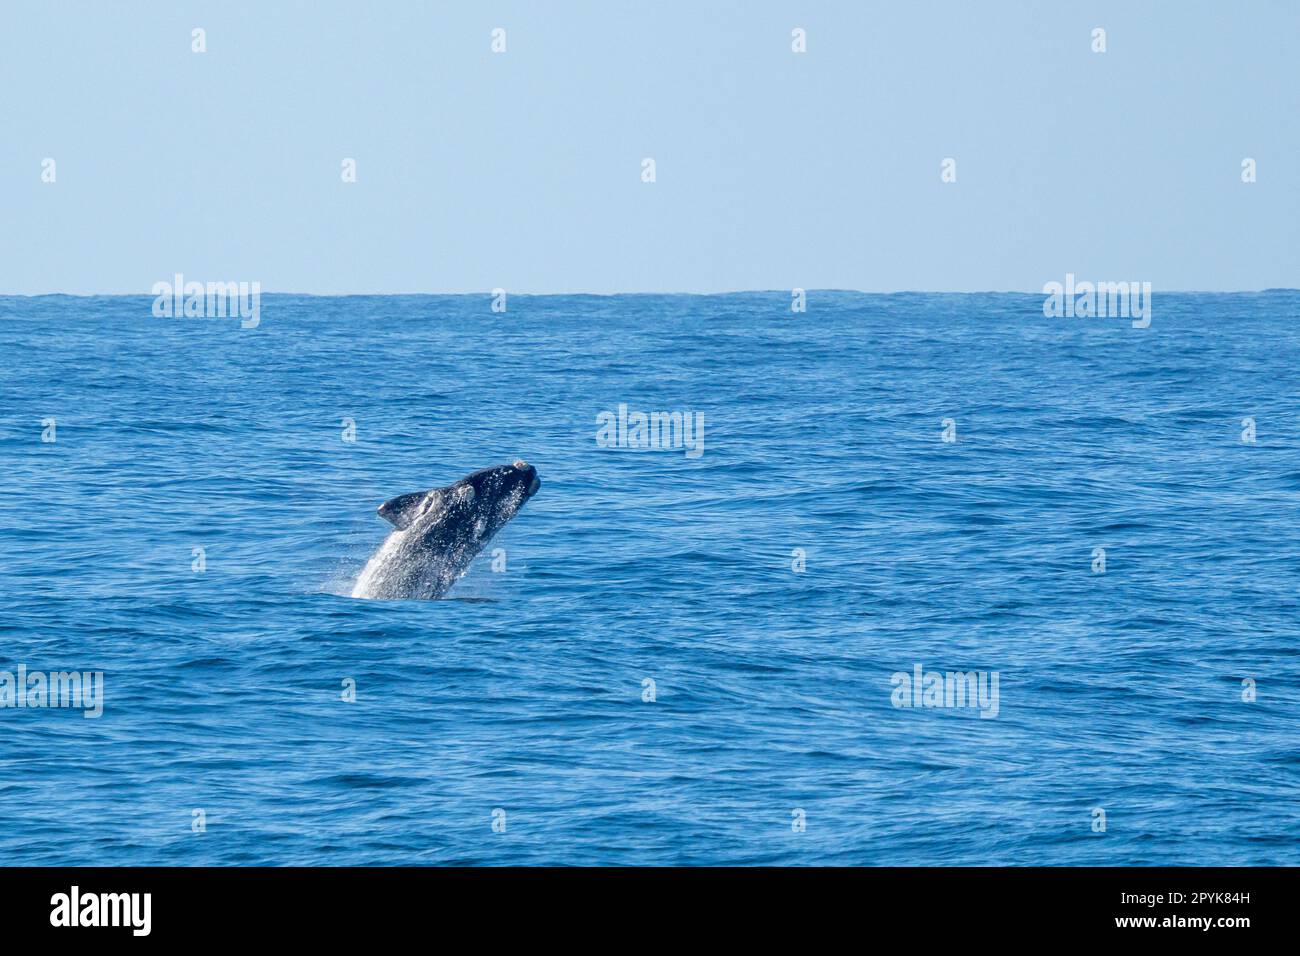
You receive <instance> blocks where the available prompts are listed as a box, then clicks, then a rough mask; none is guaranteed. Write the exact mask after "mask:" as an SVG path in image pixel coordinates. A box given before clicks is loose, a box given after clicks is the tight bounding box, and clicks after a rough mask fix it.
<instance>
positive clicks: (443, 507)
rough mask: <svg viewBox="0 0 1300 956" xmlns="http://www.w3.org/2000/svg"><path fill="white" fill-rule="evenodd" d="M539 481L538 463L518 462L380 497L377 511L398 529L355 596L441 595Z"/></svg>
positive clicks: (372, 562)
mask: <svg viewBox="0 0 1300 956" xmlns="http://www.w3.org/2000/svg"><path fill="white" fill-rule="evenodd" d="M540 486H541V480H540V479H539V478H538V477H537V469H536V468H534V467H533V466H532V465H530V464H528V463H527V462H524V461H517V462H515V463H514V464H513V465H499V466H497V467H495V468H484V469H483V470H482V471H476V472H474V473H473V474H470V475H466V476H465V477H464V478H462V479H461V480H460V481H457V482H454V483H453V484H450V485H447V486H446V487H445V488H434V489H433V490H432V491H415V492H412V493H410V494H406V495H398V496H397V497H396V498H392V499H390V500H388V501H385V502H384V503H383V504H382V505H380V506H379V516H380V517H381V518H385V519H387V520H388V521H389V522H391V523H392V525H393V527H394V529H395V530H394V531H393V532H392V533H391V534H389V536H388V537H387V538H386V539H384V543H383V544H381V545H380V546H379V550H378V551H376V552H375V553H374V554H373V555H371V557H370V560H369V561H367V562H366V566H365V567H364V568H363V569H362V570H361V573H360V574H359V575H357V581H356V584H355V585H354V586H353V588H352V596H353V597H354V598H416V599H419V600H425V601H429V600H433V599H434V598H440V597H442V596H443V595H444V594H446V593H447V591H448V589H449V588H451V586H452V585H453V584H455V583H456V579H457V578H459V577H460V576H461V575H462V574H464V573H465V569H466V568H468V567H469V563H470V562H471V561H473V560H474V556H475V555H477V554H478V553H479V552H480V551H482V550H483V547H484V545H486V544H487V543H488V542H489V541H490V540H491V539H492V536H493V535H494V534H496V533H497V532H498V531H500V530H501V528H502V526H504V525H505V523H506V522H507V521H509V520H510V519H511V518H513V517H514V516H515V515H516V514H518V513H519V509H520V508H522V507H523V506H524V502H525V501H527V500H528V499H529V498H531V497H532V496H533V495H535V494H537V489H538V488H539V487H540Z"/></svg>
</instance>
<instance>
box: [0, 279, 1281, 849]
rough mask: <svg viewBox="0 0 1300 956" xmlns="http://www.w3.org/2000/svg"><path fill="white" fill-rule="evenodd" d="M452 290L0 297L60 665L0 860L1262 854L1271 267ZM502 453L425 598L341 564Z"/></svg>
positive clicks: (15, 568) (14, 523)
mask: <svg viewBox="0 0 1300 956" xmlns="http://www.w3.org/2000/svg"><path fill="white" fill-rule="evenodd" d="M490 304H491V299H490V297H488V296H485V295H479V296H376V297H363V296H357V297H338V298H320V297H310V296H295V295H267V296H264V297H263V299H262V303H261V317H260V318H261V322H260V325H259V326H258V327H257V328H254V329H241V328H240V324H239V322H238V321H237V320H232V319H226V318H188V319H187V318H155V317H154V316H153V315H152V314H151V306H152V299H151V298H149V297H91V298H78V297H66V296H48V297H39V298H22V297H4V298H0V398H2V401H0V541H2V542H3V545H2V547H0V670H6V671H15V670H16V669H17V667H18V666H19V665H26V667H27V668H28V669H29V670H30V671H64V670H79V671H87V670H102V671H103V672H104V710H103V716H102V717H100V718H99V719H87V718H86V717H84V716H83V714H82V712H81V711H79V710H75V709H33V708H23V709H18V708H5V709H0V862H3V863H6V864H136V865H143V864H605V863H607V864H853V865H856V864H871V865H903V864H922V865H926V864H975V865H980V864H1101V865H1110V864H1139V865H1146V864H1195V865H1199V864H1228V865H1235V864H1291V865H1295V864H1300V851H1298V850H1297V845H1298V841H1300V801H1298V800H1297V793H1298V786H1300V734H1298V733H1297V730H1298V728H1300V723H1298V721H1297V717H1298V716H1300V713H1298V710H1300V658H1298V657H1297V645H1298V644H1300V637H1298V635H1300V613H1298V611H1300V592H1298V585H1300V521H1298V520H1297V506H1298V505H1300V415H1297V401H1296V400H1297V394H1298V388H1300V371H1298V360H1300V294H1297V293H1294V292H1275V293H1261V294H1197V295H1174V294H1164V295H1162V294H1160V293H1159V292H1158V291H1157V293H1156V295H1155V297H1154V314H1153V319H1152V323H1151V326H1150V328H1147V329H1135V328H1132V327H1131V325H1130V323H1129V322H1128V321H1127V320H1125V319H1099V318H1086V319H1081V318H1071V319H1063V318H1046V317H1044V314H1043V300H1042V296H1039V295H1024V294H978V295H937V294H898V295H865V294H857V293H847V292H812V293H810V294H809V299H808V311H807V312H806V313H803V314H800V313H793V312H792V311H791V298H790V295H789V293H785V292H773V293H744V294H731V295H716V296H687V295H680V296H661V295H625V296H612V297H601V296H538V297H530V296H523V295H519V296H515V295H512V296H511V297H510V298H509V300H508V311H507V312H506V313H504V314H500V313H493V312H492V311H491V309H490ZM620 404H626V405H627V406H628V407H629V409H631V410H633V411H636V410H640V411H646V412H650V411H683V412H699V413H702V414H703V416H704V425H705V431H704V451H703V454H701V455H700V456H699V457H690V456H688V455H687V454H686V453H685V451H684V450H683V449H676V450H658V451H635V450H627V449H618V448H604V447H600V446H599V445H598V443H597V441H596V432H597V428H598V425H597V418H598V416H599V415H600V413H601V412H604V411H614V412H617V409H618V406H619V405H620ZM51 418H52V419H54V420H55V427H56V432H55V437H56V440H55V441H53V442H49V441H42V432H43V431H46V430H47V429H46V426H44V425H43V421H45V420H47V419H51ZM1247 418H1250V419H1253V421H1254V423H1255V430H1256V435H1255V441H1254V442H1253V443H1252V442H1248V441H1243V431H1244V430H1245V429H1246V428H1247V427H1248V425H1247V424H1244V423H1243V420H1244V419H1247ZM945 419H951V420H952V423H951V426H952V428H955V437H956V441H955V442H946V441H944V440H943V437H942V435H943V431H944V427H945V426H944V420H945ZM345 420H351V421H353V422H355V438H356V440H355V441H354V442H349V441H345V440H344V430H345ZM950 433H951V428H950ZM517 458H524V459H526V460H527V461H529V462H530V463H532V464H534V465H536V466H537V468H538V470H539V473H540V475H541V480H542V487H541V490H540V492H539V493H538V494H537V496H536V497H535V498H534V499H532V500H531V501H530V502H529V503H528V504H527V505H526V506H525V507H524V509H523V510H522V512H521V513H520V514H519V515H518V517H517V518H516V519H515V520H514V521H513V522H511V523H510V524H509V525H508V526H507V527H506V528H505V529H504V530H503V531H502V532H501V533H500V534H499V535H498V536H497V538H496V539H495V540H494V541H493V542H492V544H491V545H490V546H489V548H488V550H487V551H485V552H484V553H483V554H482V555H480V556H479V558H478V559H477V560H476V561H475V562H474V564H473V565H472V567H471V569H470V571H469V573H468V574H467V575H466V576H465V578H464V579H463V580H461V581H460V582H459V583H458V584H457V585H456V587H455V588H453V590H452V592H451V594H450V595H449V599H447V600H441V601H434V602H418V601H371V600H359V599H353V598H351V597H349V596H348V594H349V593H350V590H351V586H352V582H353V580H354V579H355V577H356V575H357V572H358V571H359V570H360V568H361V567H362V566H363V564H364V563H365V561H366V559H367V558H368V557H369V555H370V554H371V553H373V552H374V550H375V549H376V548H377V547H378V546H379V544H380V543H381V542H382V541H383V539H384V536H385V533H386V531H387V530H388V527H387V525H385V524H384V523H383V522H382V521H381V520H380V519H379V518H378V517H377V516H376V514H375V509H376V507H377V506H378V505H379V504H380V503H381V502H383V501H384V500H386V499H388V498H391V497H393V496H395V495H397V494H400V493H403V492H409V491H415V490H422V489H427V488H432V487H435V486H439V485H444V484H447V483H449V482H452V481H454V480H456V479H458V478H461V477H462V476H464V475H465V474H467V473H468V472H470V471H472V470H474V469H477V468H482V467H485V466H488V465H495V464H502V463H508V462H511V461H513V460H515V459H517ZM498 547H499V548H501V549H504V553H505V555H506V570H505V571H504V572H497V571H494V570H493V568H492V555H491V551H492V549H493V548H498ZM198 548H201V549H203V551H202V554H203V561H204V567H203V570H201V571H196V570H194V564H195V561H196V558H195V554H196V552H195V549H198ZM1098 548H1102V549H1104V552H1105V571H1104V573H1096V572H1095V571H1094V567H1095V565H1096V555H1097V554H1098V552H1097V551H1096V549H1098ZM796 551H800V552H801V553H802V554H804V555H806V558H805V559H804V560H805V562H806V563H805V566H804V569H803V570H802V571H801V572H799V571H796V570H794V566H795V565H796V564H797V563H798V560H799V559H798V556H797V554H796ZM917 665H920V666H921V667H922V668H923V671H926V672H928V671H938V672H944V673H946V672H949V671H953V672H955V671H971V670H978V671H983V672H985V673H986V674H987V673H991V672H994V671H996V672H997V674H998V676H999V684H998V688H999V696H998V704H997V713H996V716H981V711H980V709H978V708H972V707H951V708H948V707H898V706H895V702H896V695H895V693H894V692H895V687H896V683H897V682H896V681H895V679H894V676H893V675H895V674H896V673H900V672H901V673H906V674H911V673H912V672H913V670H914V668H915V667H916V666H917ZM349 681H355V701H352V702H349V701H347V700H344V699H343V698H344V696H345V689H346V687H347V686H350V685H349ZM651 681H652V682H653V683H652V684H651V683H648V682H651ZM1251 682H1253V684H1252V683H1251ZM1252 687H1253V691H1254V693H1253V695H1252V693H1251V689H1252ZM651 691H653V693H651ZM1252 696H1254V699H1253V700H1252V699H1249V698H1251V697H1252ZM647 697H653V699H649V700H648V699H645V698H647ZM1098 810H1102V811H1104V820H1105V829H1104V831H1101V830H1099V828H1098V821H1099V820H1100V819H1101V817H1100V816H1099V814H1098V813H1097V811H1098ZM195 811H202V820H203V823H204V826H203V827H199V826H198V825H197V823H196V820H197V819H198V817H196V813H195ZM801 821H802V822H803V824H804V825H803V826H802V827H801V826H800V825H799V824H800V822H801ZM494 824H495V826H494ZM502 824H504V826H502ZM196 830H199V831H201V832H196Z"/></svg>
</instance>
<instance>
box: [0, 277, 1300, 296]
mask: <svg viewBox="0 0 1300 956" xmlns="http://www.w3.org/2000/svg"><path fill="white" fill-rule="evenodd" d="M214 281H215V280H214ZM236 281H239V280H236ZM244 281H249V280H244ZM251 281H256V280H251ZM498 288H500V287H498ZM503 291H505V293H506V294H507V295H508V296H511V297H515V296H522V297H527V298H564V297H573V296H588V297H591V298H616V297H618V296H691V297H695V298H706V297H710V296H724V295H790V294H792V292H793V291H794V290H793V289H725V290H721V291H716V292H694V291H674V292H664V291H639V290H633V291H626V292H511V291H510V290H509V289H504V290H503ZM801 291H802V292H804V293H805V294H812V293H825V292H832V293H848V294H852V295H1035V296H1038V295H1045V294H1046V293H1045V292H1043V291H1042V290H1041V289H891V290H883V289H849V288H839V287H825V288H804V289H802V290H801ZM1152 291H1153V293H1154V292H1160V293H1162V294H1172V295H1262V294H1265V293H1281V292H1300V287H1296V286H1268V287H1266V288H1263V289H1153V290H1152ZM258 294H259V295H285V296H299V297H304V298H317V299H349V298H399V297H405V298H412V297H416V296H424V297H428V298H433V297H461V298H465V297H469V296H476V297H477V296H484V297H488V298H491V297H492V296H494V295H496V294H497V292H496V290H494V289H485V290H480V291H472V292H293V291H285V290H280V289H275V290H265V289H259V290H258ZM54 296H63V297H65V298H75V299H137V298H138V299H155V298H157V297H158V296H157V294H156V293H153V292H0V299H42V298H50V297H54Z"/></svg>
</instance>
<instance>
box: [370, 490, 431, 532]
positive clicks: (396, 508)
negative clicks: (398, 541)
mask: <svg viewBox="0 0 1300 956" xmlns="http://www.w3.org/2000/svg"><path fill="white" fill-rule="evenodd" d="M428 494H429V493H428V492H427V491H413V492H411V493H410V494H408V495H398V496H397V497H396V498H389V499H388V500H387V501H385V502H384V503H383V504H382V505H380V506H379V517H381V518H383V519H384V520H385V521H387V522H389V523H390V524H391V525H392V526H393V527H394V528H396V529H397V530H398V531H405V530H406V529H407V528H409V527H410V526H411V522H412V521H414V520H415V519H416V518H417V517H418V516H419V514H420V505H421V504H422V503H423V502H424V499H425V498H426V497H428Z"/></svg>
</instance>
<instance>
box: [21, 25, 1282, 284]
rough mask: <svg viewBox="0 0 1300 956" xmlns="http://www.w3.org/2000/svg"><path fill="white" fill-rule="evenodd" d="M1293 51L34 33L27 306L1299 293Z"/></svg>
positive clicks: (748, 30) (240, 31)
mask: <svg viewBox="0 0 1300 956" xmlns="http://www.w3.org/2000/svg"><path fill="white" fill-rule="evenodd" d="M195 27H202V28H203V29H204V30H205V31H206V44H207V52H205V53H194V52H192V51H191V31H192V29H194V28H195ZM496 27H501V28H504V29H505V31H506V52H505V53H499V54H498V53H493V52H492V50H491V47H490V44H491V31H492V30H493V28H496ZM795 27H802V28H804V29H805V30H806V31H807V52H806V53H803V54H797V53H793V52H792V51H791V30H792V29H794V28H795ZM1095 27H1102V28H1104V29H1105V30H1106V46H1107V50H1106V52H1105V53H1094V52H1093V51H1092V43H1093V41H1092V36H1091V33H1092V30H1093V29H1094V28H1095ZM1297 41H1300V2H1290V0H1242V2H1240V3H1218V2H1208V0H1201V2H1181V3H1180V2H1173V0H1163V2H1149V3H1131V2H1105V3H1052V2H1036V0H1016V2H1013V0H989V2H971V0H966V2H959V0H947V2H941V0H934V2H916V3H891V4H885V3H866V2H847V0H845V2H725V3H724V2H708V0H705V2H697V3H685V2H678V0H667V2H656V3H635V2H604V3H600V2H584V3H578V2H565V0H555V2H551V3H545V4H543V3H529V2H510V3H494V2H481V3H470V2H465V3H433V2H396V0H394V2H389V3H376V4H373V5H370V4H361V3H352V2H348V3H343V2H337V0H321V2H275V0H265V2H230V3H221V4H206V3H199V2H165V3H164V2H160V0H144V2H138V3H127V4H109V3H98V2H66V3H60V2H52V3H48V4H47V3H23V4H13V5H9V6H8V7H7V9H6V10H5V11H4V13H3V15H2V16H0V137H2V138H3V143H2V144H0V219H2V221H3V225H4V228H3V229H2V230H0V264H2V265H0V294H4V293H18V294H39V293H47V292H69V293H79V294H86V293H97V292H98V293H139V294H148V292H149V289H150V288H151V286H152V285H153V283H155V282H157V281H160V280H170V279H171V277H172V276H173V274H174V273H177V272H180V273H183V274H184V275H185V277H186V278H187V279H190V280H199V281H240V280H243V281H259V282H261V283H262V288H263V290H264V291H267V292H311V293H318V294H342V293H371V292H482V291H486V290H489V289H492V288H495V287H503V288H505V289H507V290H509V291H511V292H516V293H563V292H598V293H608V292H719V291H728V290H737V289H790V288H794V287H801V288H808V289H816V288H841V289H861V290H867V291H895V290H905V289H908V290H933V291H976V290H1020V291H1030V292H1036V291H1038V290H1040V289H1041V288H1042V286H1043V284H1044V283H1045V282H1049V281H1052V280H1057V281H1059V280H1061V279H1062V278H1063V277H1064V275H1065V273H1067V272H1073V273H1075V274H1076V275H1078V276H1079V277H1080V278H1086V279H1091V280H1102V281H1123V280H1127V281H1150V282H1151V283H1152V284H1153V286H1154V288H1155V289H1156V290H1164V291H1168V290H1212V289H1213V290H1240V289H1261V288H1267V287H1277V286H1291V287H1295V286H1300V56H1298V55H1297V52H1296V47H1297ZM646 157H651V158H653V159H654V160H655V164H656V181H655V182H653V183H645V182H642V176H641V173H642V160H643V159H644V158H646ZM947 157H952V158H954V159H955V160H956V171H957V181H956V182H954V183H943V182H941V181H940V164H941V162H942V161H943V160H944V159H945V158H947ZM1247 157H1249V158H1252V159H1254V160H1255V161H1256V164H1257V180H1258V181H1257V182H1255V183H1251V184H1246V183H1243V182H1242V181H1241V163H1242V160H1243V159H1245V158H1247ZM47 158H51V159H53V160H54V161H55V163H56V166H55V175H56V181H55V182H53V183H46V182H42V168H43V167H42V163H43V161H44V160H45V159H47ZM345 158H352V159H355V160H356V164H357V182H355V183H344V182H343V181H342V179H341V175H340V172H341V163H342V161H343V160H344V159H345Z"/></svg>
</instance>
